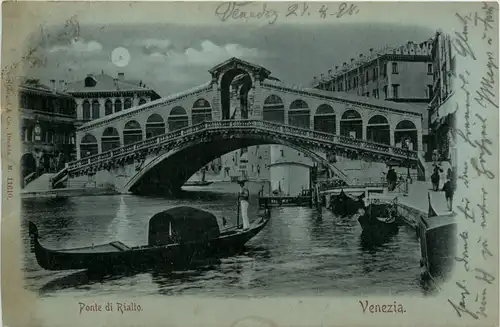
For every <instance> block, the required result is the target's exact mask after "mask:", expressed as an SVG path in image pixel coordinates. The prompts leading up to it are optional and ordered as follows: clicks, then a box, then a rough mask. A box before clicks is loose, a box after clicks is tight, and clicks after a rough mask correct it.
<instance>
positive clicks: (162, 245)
mask: <svg viewBox="0 0 500 327" xmlns="http://www.w3.org/2000/svg"><path fill="white" fill-rule="evenodd" d="M269 219H270V213H269V210H266V211H265V215H263V216H261V217H259V219H257V220H256V221H254V222H253V223H252V224H251V225H250V228H249V229H246V230H243V229H241V228H239V227H232V228H228V229H225V230H220V228H219V225H218V223H217V219H216V218H215V216H214V215H213V214H211V213H209V212H207V211H204V210H200V209H196V208H192V207H175V208H172V209H169V210H165V211H162V212H160V213H157V214H155V215H154V216H153V217H151V219H150V221H149V236H148V238H149V239H148V244H147V245H144V246H136V247H128V246H127V245H125V244H123V243H122V242H120V241H115V242H111V243H107V244H101V245H95V246H88V247H82V248H72V249H63V250H53V249H48V248H46V247H44V246H43V245H41V244H40V242H39V235H38V229H37V227H36V226H35V224H34V223H32V222H29V235H30V242H31V250H32V252H34V253H35V256H36V260H37V262H38V264H39V265H40V266H41V267H42V268H44V269H47V270H71V269H87V270H92V271H107V270H111V271H113V270H115V269H123V268H125V269H128V270H137V269H143V268H155V267H158V268H165V267H172V268H176V269H177V268H183V267H188V266H190V265H192V264H194V263H196V262H197V261H204V260H207V259H208V258H221V257H225V256H229V255H232V254H237V253H238V252H240V251H242V250H243V246H244V245H245V244H246V243H247V242H248V241H249V240H250V239H251V238H253V237H254V236H255V235H257V234H258V233H259V232H260V231H261V230H262V229H263V228H264V227H265V226H266V224H267V223H268V221H269Z"/></svg>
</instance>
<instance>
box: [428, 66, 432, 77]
mask: <svg viewBox="0 0 500 327" xmlns="http://www.w3.org/2000/svg"><path fill="white" fill-rule="evenodd" d="M427 75H432V64H427Z"/></svg>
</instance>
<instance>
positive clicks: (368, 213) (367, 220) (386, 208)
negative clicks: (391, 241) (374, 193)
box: [358, 198, 399, 241]
mask: <svg viewBox="0 0 500 327" xmlns="http://www.w3.org/2000/svg"><path fill="white" fill-rule="evenodd" d="M396 200H397V198H396V199H394V201H392V202H390V203H389V202H381V201H380V200H379V199H370V203H369V204H368V206H366V208H365V209H363V210H362V211H363V212H362V214H361V215H360V217H359V218H358V222H359V224H360V225H361V228H362V229H363V237H364V238H365V239H367V240H373V241H380V240H385V239H387V238H388V237H390V236H392V235H394V234H397V232H398V231H399V222H398V219H397V218H398V212H397V205H396Z"/></svg>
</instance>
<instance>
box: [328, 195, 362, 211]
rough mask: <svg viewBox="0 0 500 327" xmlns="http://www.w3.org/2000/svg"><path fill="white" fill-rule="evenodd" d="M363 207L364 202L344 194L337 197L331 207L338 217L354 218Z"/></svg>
mask: <svg viewBox="0 0 500 327" xmlns="http://www.w3.org/2000/svg"><path fill="white" fill-rule="evenodd" d="M363 207H364V202H363V200H361V199H359V198H358V199H356V198H352V197H350V196H348V195H347V194H345V193H343V192H342V193H340V194H339V195H337V196H335V198H334V199H333V201H332V202H331V205H330V209H331V211H332V212H333V213H334V214H335V215H337V216H352V215H354V214H356V213H357V212H358V210H359V209H361V208H363Z"/></svg>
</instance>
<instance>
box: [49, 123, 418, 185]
mask: <svg viewBox="0 0 500 327" xmlns="http://www.w3.org/2000/svg"><path fill="white" fill-rule="evenodd" d="M237 135H239V136H240V137H245V136H248V135H258V137H259V138H261V139H263V140H264V141H263V142H265V143H274V142H273V140H276V141H281V142H284V144H290V145H295V146H297V147H301V148H306V149H311V151H314V150H327V151H334V152H335V153H338V154H339V155H340V156H348V157H353V156H356V157H359V158H360V159H362V158H364V157H370V158H371V159H372V160H373V161H382V162H386V161H389V160H392V161H394V160H396V161H399V162H400V163H401V164H403V163H404V162H406V161H407V160H410V162H412V163H413V164H416V163H417V162H418V161H419V159H418V156H417V152H416V151H407V150H405V149H401V148H398V147H393V146H389V145H386V144H378V143H373V142H369V141H365V140H361V139H353V138H351V137H348V136H341V135H334V134H330V133H324V132H319V131H315V130H310V129H305V128H299V127H294V126H290V125H284V124H279V123H274V122H268V121H262V120H223V121H205V122H202V123H199V124H196V125H193V126H189V127H186V128H183V129H179V130H176V131H172V132H168V133H166V134H163V135H159V136H155V137H152V138H148V139H145V140H142V141H139V142H136V143H133V144H128V145H125V146H122V147H119V148H115V149H113V150H109V151H106V152H102V153H99V154H96V155H93V156H89V157H86V158H83V159H79V160H76V161H73V162H70V163H68V164H67V166H66V167H65V168H64V169H63V170H61V171H60V172H58V173H57V174H56V175H55V176H54V177H53V178H52V186H53V187H58V186H60V185H61V183H64V181H65V179H67V178H68V176H69V177H71V176H79V175H89V174H94V173H96V172H97V171H99V170H105V169H107V170H109V169H111V168H113V167H115V166H116V165H120V164H124V162H127V160H129V159H134V161H135V162H136V165H137V161H139V162H141V161H142V164H141V163H140V164H138V165H137V166H136V167H139V169H141V168H143V166H142V165H143V164H144V162H143V158H144V157H146V156H148V155H149V154H152V153H156V154H158V155H159V154H160V153H161V152H163V151H165V150H166V149H172V148H174V147H176V146H178V145H180V144H182V143H184V142H186V141H188V140H191V141H192V140H196V139H201V138H207V137H213V136H218V137H220V136H223V137H227V138H233V137H238V136H237ZM136 160H137V161H136ZM331 168H332V170H333V171H334V173H335V174H336V175H337V176H338V177H339V178H341V179H343V180H344V181H345V182H346V183H347V184H349V183H350V180H349V178H348V176H347V175H346V174H344V173H343V172H342V171H341V170H340V169H338V168H337V167H334V166H331Z"/></svg>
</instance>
